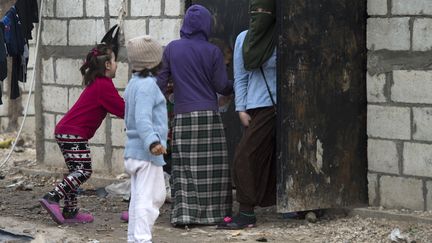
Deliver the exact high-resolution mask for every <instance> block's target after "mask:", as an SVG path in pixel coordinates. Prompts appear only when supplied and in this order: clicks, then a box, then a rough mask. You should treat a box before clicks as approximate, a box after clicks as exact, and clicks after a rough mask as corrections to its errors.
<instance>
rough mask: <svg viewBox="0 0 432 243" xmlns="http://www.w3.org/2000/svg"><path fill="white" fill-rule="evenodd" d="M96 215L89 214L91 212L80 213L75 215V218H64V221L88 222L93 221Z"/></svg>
mask: <svg viewBox="0 0 432 243" xmlns="http://www.w3.org/2000/svg"><path fill="white" fill-rule="evenodd" d="M93 220H94V217H93V215H91V214H89V213H78V214H77V215H76V216H75V217H73V218H70V219H68V218H65V219H64V223H65V224H76V223H78V224H86V223H91V222H93Z"/></svg>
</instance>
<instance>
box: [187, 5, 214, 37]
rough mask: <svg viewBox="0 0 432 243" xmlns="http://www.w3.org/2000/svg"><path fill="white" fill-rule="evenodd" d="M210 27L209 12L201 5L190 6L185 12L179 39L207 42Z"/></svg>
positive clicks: (210, 18)
mask: <svg viewBox="0 0 432 243" xmlns="http://www.w3.org/2000/svg"><path fill="white" fill-rule="evenodd" d="M211 27H212V16H211V14H210V11H208V9H206V8H205V7H203V6H201V5H198V4H196V5H192V6H191V7H190V8H188V10H187V11H186V15H185V17H184V21H183V26H182V28H181V30H180V37H181V38H186V39H201V40H208V38H209V36H210V33H211Z"/></svg>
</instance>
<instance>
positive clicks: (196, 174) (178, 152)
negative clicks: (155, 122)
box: [171, 111, 232, 225]
mask: <svg viewBox="0 0 432 243" xmlns="http://www.w3.org/2000/svg"><path fill="white" fill-rule="evenodd" d="M172 145H173V147H172V173H171V180H172V181H171V182H172V188H171V195H172V211H171V223H172V224H174V225H186V224H216V223H219V222H222V220H223V218H224V217H225V216H227V215H231V209H232V188H231V178H230V169H229V164H228V153H227V146H226V140H225V132H224V128H223V124H222V120H221V117H220V115H219V113H216V112H213V111H197V112H191V113H185V114H178V115H176V117H175V120H174V129H173V144H172Z"/></svg>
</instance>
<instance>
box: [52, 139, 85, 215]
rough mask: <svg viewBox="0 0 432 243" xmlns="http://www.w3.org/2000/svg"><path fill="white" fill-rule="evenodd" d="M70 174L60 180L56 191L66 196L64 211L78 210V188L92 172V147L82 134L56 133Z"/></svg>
mask: <svg viewBox="0 0 432 243" xmlns="http://www.w3.org/2000/svg"><path fill="white" fill-rule="evenodd" d="M55 138H56V140H57V144H58V145H59V147H60V150H61V152H62V153H63V157H64V159H65V162H66V165H67V167H68V169H69V175H68V176H66V177H65V178H64V179H63V181H62V182H60V183H59V184H58V185H57V186H56V188H55V189H54V191H55V192H56V194H57V195H59V196H60V198H64V199H65V201H64V209H63V210H64V211H74V210H77V189H78V188H79V187H80V185H81V184H83V183H84V182H85V181H87V180H88V179H89V178H90V176H91V174H92V166H91V158H90V148H89V145H88V140H87V139H84V138H82V137H80V136H75V135H65V134H56V135H55Z"/></svg>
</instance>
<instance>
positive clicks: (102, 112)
mask: <svg viewBox="0 0 432 243" xmlns="http://www.w3.org/2000/svg"><path fill="white" fill-rule="evenodd" d="M116 70H117V64H116V62H115V54H114V52H113V51H112V49H111V47H110V46H108V45H106V44H99V45H97V46H96V47H95V48H93V49H92V50H91V51H90V52H89V53H88V54H87V58H86V61H85V63H84V64H83V66H82V67H81V68H80V71H81V73H82V75H83V85H84V86H85V88H84V90H83V92H82V93H81V96H80V97H79V99H78V100H77V101H76V103H75V104H74V105H73V106H72V108H71V109H70V110H69V111H68V112H67V113H66V115H65V116H64V117H63V118H62V119H61V120H60V122H59V123H58V124H57V126H56V128H55V138H56V141H57V143H58V145H59V147H60V150H61V152H62V153H63V156H64V158H65V162H66V165H67V167H68V169H69V175H68V176H66V177H65V178H64V179H63V181H62V182H60V183H59V184H58V185H57V186H56V187H55V188H54V190H52V191H50V192H48V193H47V194H45V196H43V198H42V199H40V200H39V202H40V203H41V205H42V207H44V208H45V209H46V210H47V211H48V213H49V214H50V215H51V217H52V218H53V220H54V221H55V222H57V223H58V224H63V223H89V222H92V221H93V219H94V218H93V216H92V215H91V214H90V213H81V212H79V209H78V207H77V189H78V188H79V187H80V185H81V184H82V183H84V182H85V181H87V180H88V179H89V178H90V176H91V174H92V166H91V158H90V148H89V145H88V140H89V139H91V138H92V137H93V135H94V134H95V132H96V130H97V129H98V128H99V126H100V125H101V123H102V121H103V120H104V119H105V117H106V115H107V113H108V112H109V113H111V114H114V115H116V116H118V117H120V118H123V117H124V110H125V104H124V100H123V98H121V97H120V95H119V94H118V92H117V90H116V88H115V87H114V84H113V81H112V78H114V77H115V73H116ZM59 98H61V97H59ZM61 199H64V208H63V212H61V211H60V206H59V202H60V200H61Z"/></svg>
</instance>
